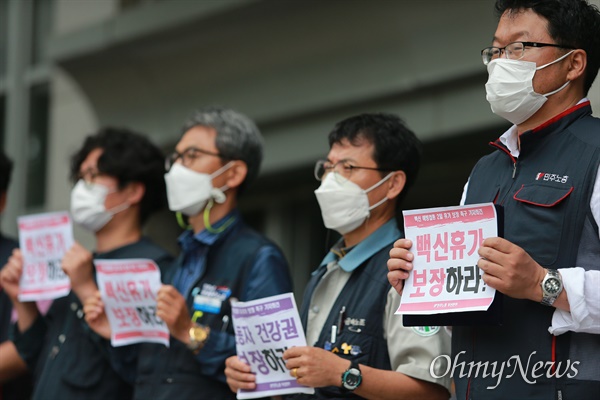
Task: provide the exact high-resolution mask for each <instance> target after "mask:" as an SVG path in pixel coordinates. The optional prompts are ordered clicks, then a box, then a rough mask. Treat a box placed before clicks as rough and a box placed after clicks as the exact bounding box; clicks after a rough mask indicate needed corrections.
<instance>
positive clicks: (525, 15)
mask: <svg viewBox="0 0 600 400" xmlns="http://www.w3.org/2000/svg"><path fill="white" fill-rule="evenodd" d="M547 27H548V21H547V20H546V19H545V18H544V17H542V16H540V15H539V14H536V13H535V12H533V11H532V10H530V9H527V10H517V11H506V12H505V13H504V14H503V15H502V17H501V18H500V21H499V22H498V27H497V28H496V32H495V34H494V38H493V42H494V43H495V44H503V45H505V44H508V43H510V42H514V41H544V42H545V41H548V40H550V39H551V38H550V35H549V33H548V28H547Z"/></svg>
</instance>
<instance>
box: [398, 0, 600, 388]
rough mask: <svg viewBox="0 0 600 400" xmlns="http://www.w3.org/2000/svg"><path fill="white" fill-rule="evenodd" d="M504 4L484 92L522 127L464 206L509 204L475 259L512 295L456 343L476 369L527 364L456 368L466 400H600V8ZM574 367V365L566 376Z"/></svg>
mask: <svg viewBox="0 0 600 400" xmlns="http://www.w3.org/2000/svg"><path fill="white" fill-rule="evenodd" d="M496 11H497V13H498V15H499V16H500V20H499V23H498V27H497V29H496V33H495V35H494V39H493V42H492V46H491V47H487V48H485V49H483V50H482V52H481V54H482V57H483V62H484V64H486V65H487V68H488V72H489V80H488V83H487V84H486V91H487V100H488V101H489V102H490V105H491V108H492V111H493V112H494V113H496V114H498V115H500V116H502V117H503V118H505V119H507V120H508V121H510V122H512V123H514V124H515V125H514V126H513V127H512V128H510V129H509V130H508V131H507V132H506V133H504V134H503V135H502V136H501V137H500V138H499V139H498V140H497V141H495V142H493V143H491V145H492V146H494V147H495V148H496V151H495V152H494V153H492V154H490V155H488V156H486V157H484V158H482V159H481V160H480V161H479V162H478V164H477V165H476V166H475V168H474V169H473V171H472V173H471V175H470V177H469V181H468V183H467V185H466V186H465V191H464V193H463V198H462V203H463V204H473V203H482V202H490V201H493V202H495V203H497V204H501V205H502V206H503V207H504V215H505V223H504V239H501V238H488V239H486V240H485V241H484V242H483V245H482V246H481V247H480V249H479V255H480V256H481V257H482V258H481V259H480V260H479V262H478V266H479V268H481V269H482V270H483V272H484V275H483V279H484V281H485V282H486V283H487V284H488V285H489V286H491V287H494V288H496V289H497V290H499V291H500V292H502V293H504V294H505V296H504V297H503V298H504V300H503V309H504V321H503V325H502V326H501V327H473V328H466V327H454V329H453V338H452V351H453V353H454V355H458V354H460V360H459V361H465V362H467V363H469V362H471V363H475V364H476V365H477V364H480V363H487V362H498V363H502V362H506V361H507V360H509V359H510V358H511V357H518V359H519V361H520V362H522V363H524V364H525V363H526V364H527V365H528V366H529V367H527V368H528V370H527V371H525V372H524V373H523V374H526V375H523V377H519V378H516V377H513V378H512V379H510V380H506V379H503V380H499V379H498V377H497V376H496V377H495V376H490V375H489V374H488V375H486V374H483V376H482V375H481V374H479V375H478V376H474V375H472V374H464V375H460V376H458V375H455V376H454V378H455V383H456V390H457V398H459V399H463V398H470V399H508V398H510V399H515V398H528V399H553V398H558V399H562V398H565V399H570V398H573V399H595V398H597V395H598V393H599V392H600V375H599V374H598V356H600V352H599V349H600V335H598V333H600V317H599V316H600V290H598V283H597V282H598V279H597V276H598V274H599V273H600V272H599V270H600V266H599V264H598V255H599V254H600V234H599V231H598V224H599V223H600V174H598V168H599V165H600V120H599V119H597V118H594V117H592V115H591V114H592V110H591V107H590V102H589V100H587V99H586V98H585V96H586V95H587V93H588V90H589V89H590V87H591V85H592V83H593V81H594V79H595V78H596V75H597V74H598V68H599V66H600V12H599V10H598V8H597V7H595V6H592V5H590V4H589V3H588V2H587V1H584V0H497V2H496ZM410 246H411V243H410V242H409V241H406V240H400V241H398V242H397V243H396V244H395V248H394V250H392V252H391V253H390V256H391V257H392V258H391V259H390V261H389V263H388V266H389V269H390V274H389V279H390V283H391V284H392V285H393V286H395V287H396V288H397V290H398V291H399V292H400V291H401V290H402V280H403V279H406V278H407V277H408V274H407V272H408V271H410V270H411V269H412V264H411V260H412V259H413V255H412V254H411V253H410V252H408V249H409V248H410ZM584 276H587V277H588V278H590V279H587V280H584ZM594 276H595V277H596V278H595V279H594ZM549 327H550V328H549ZM567 331H571V332H569V333H568V334H565V335H562V333H564V332H567ZM576 332H577V333H576ZM583 332H586V333H583ZM590 333H592V334H590ZM593 333H595V334H593ZM559 335H560V336H559ZM513 360H514V358H513ZM574 363H575V364H574ZM534 365H538V366H539V365H544V367H543V371H544V372H543V373H542V374H540V369H539V368H538V369H537V370H536V369H535V367H533V370H532V366H534ZM567 365H569V366H574V367H575V369H576V370H577V371H570V372H569V373H568V374H566V371H565V370H564V368H565V366H567ZM506 377H507V375H505V376H503V378H506ZM534 383H535V384H534ZM490 388H493V390H491V389H490Z"/></svg>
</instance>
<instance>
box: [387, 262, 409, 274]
mask: <svg viewBox="0 0 600 400" xmlns="http://www.w3.org/2000/svg"><path fill="white" fill-rule="evenodd" d="M387 267H388V271H404V272H406V275H407V276H408V272H409V271H411V270H412V269H413V264H412V263H410V262H406V261H404V260H397V259H395V258H390V259H389V260H388V261H387Z"/></svg>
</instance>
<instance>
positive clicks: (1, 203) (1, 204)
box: [0, 192, 7, 214]
mask: <svg viewBox="0 0 600 400" xmlns="http://www.w3.org/2000/svg"><path fill="white" fill-rule="evenodd" d="M6 194H7V193H6V192H2V194H0V214H2V213H3V212H4V209H5V208H6Z"/></svg>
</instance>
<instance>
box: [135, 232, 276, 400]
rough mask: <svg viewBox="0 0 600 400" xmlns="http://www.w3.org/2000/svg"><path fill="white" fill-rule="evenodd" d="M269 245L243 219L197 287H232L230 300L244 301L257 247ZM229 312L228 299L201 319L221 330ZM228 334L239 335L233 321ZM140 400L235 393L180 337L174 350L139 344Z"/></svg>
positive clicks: (214, 250) (214, 398)
mask: <svg viewBox="0 0 600 400" xmlns="http://www.w3.org/2000/svg"><path fill="white" fill-rule="evenodd" d="M265 245H270V246H273V244H272V243H271V242H270V241H269V240H268V239H266V238H265V237H264V236H262V235H260V234H258V233H257V232H255V231H254V230H252V229H250V228H248V227H247V226H245V225H244V224H243V223H240V224H239V225H238V226H236V227H235V228H233V229H232V231H231V232H229V233H227V234H226V236H225V237H223V238H222V239H220V240H219V241H217V242H216V243H215V244H214V245H212V246H211V247H210V250H209V253H208V256H207V261H206V265H207V268H206V271H205V273H204V275H203V276H202V277H201V278H200V280H199V281H197V282H196V283H195V284H194V288H202V287H203V285H204V284H205V283H206V284H210V285H215V286H223V287H228V288H229V289H230V290H231V296H230V298H231V297H234V298H238V299H240V300H244V299H243V298H242V293H243V289H244V285H245V284H246V283H247V280H246V277H247V275H248V273H249V270H250V268H251V267H252V265H253V262H254V260H255V259H256V256H257V253H258V251H259V250H260V248H261V247H263V246H265ZM182 263H183V255H182V256H180V257H179V258H178V259H177V260H176V261H175V264H174V266H173V268H172V269H171V271H173V272H174V271H175V270H176V269H177V268H179V267H180V266H181V265H182ZM193 293H195V291H194V290H192V292H191V293H190V296H189V297H188V298H187V302H188V309H189V310H190V315H192V314H193V309H192V306H193V301H194V299H193ZM224 315H227V316H229V318H231V305H230V303H229V301H223V303H222V306H221V310H220V312H219V313H218V314H211V313H204V314H203V316H202V317H201V318H199V319H198V320H197V321H196V322H198V323H200V324H203V325H208V326H210V328H211V329H213V330H216V331H219V330H221V329H222V325H223V323H222V320H223V316H224ZM227 332H229V333H231V335H234V331H233V324H231V323H230V324H229V325H228V327H227ZM229 355H235V348H232V349H231V354H229ZM214 367H215V368H214V369H215V375H216V374H217V371H218V373H220V374H222V372H223V371H224V370H225V365H224V364H223V365H216V366H214ZM135 398H136V399H153V400H162V399H164V400H168V399H198V400H202V399H206V400H218V399H235V398H236V394H235V393H233V392H232V391H231V390H230V389H229V386H227V385H226V384H225V383H223V382H221V381H218V380H216V379H215V377H208V376H205V375H204V374H203V373H202V371H201V368H200V364H199V363H198V362H197V361H196V360H195V356H194V355H193V354H192V352H191V351H190V350H189V349H188V348H187V347H186V346H185V345H184V344H183V343H181V342H179V341H178V340H171V347H170V348H169V349H167V348H165V347H164V346H161V345H154V344H150V343H144V344H141V345H140V356H139V366H138V379H137V381H136V388H135Z"/></svg>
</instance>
